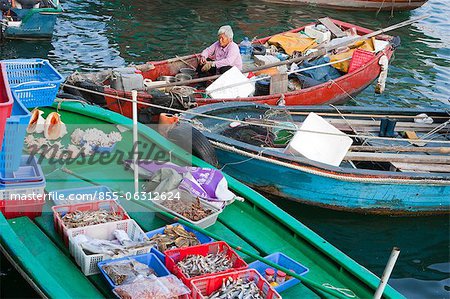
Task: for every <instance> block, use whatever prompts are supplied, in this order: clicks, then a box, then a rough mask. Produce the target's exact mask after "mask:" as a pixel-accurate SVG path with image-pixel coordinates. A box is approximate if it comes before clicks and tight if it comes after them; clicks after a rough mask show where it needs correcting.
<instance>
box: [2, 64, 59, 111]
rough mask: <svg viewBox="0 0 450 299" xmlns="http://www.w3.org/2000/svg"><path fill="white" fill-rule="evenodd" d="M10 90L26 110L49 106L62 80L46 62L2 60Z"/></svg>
mask: <svg viewBox="0 0 450 299" xmlns="http://www.w3.org/2000/svg"><path fill="white" fill-rule="evenodd" d="M2 62H4V63H5V65H6V73H7V76H8V82H9V84H10V86H11V90H14V91H16V93H17V97H18V99H19V100H20V101H22V103H23V104H24V105H25V107H27V108H33V107H39V106H51V105H52V103H53V101H54V100H55V98H56V94H57V93H58V90H59V85H60V84H61V82H63V80H64V78H63V77H62V76H61V75H60V74H59V73H58V72H57V71H56V69H55V68H54V67H53V66H52V65H51V64H50V62H49V61H48V60H44V59H11V60H3V61H2Z"/></svg>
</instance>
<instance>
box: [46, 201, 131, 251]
mask: <svg viewBox="0 0 450 299" xmlns="http://www.w3.org/2000/svg"><path fill="white" fill-rule="evenodd" d="M52 210H53V222H54V225H55V230H56V231H57V232H58V233H59V234H60V235H61V237H62V238H63V239H64V242H65V243H66V246H69V236H68V235H67V230H68V228H67V226H66V225H65V224H64V222H63V220H62V216H63V215H65V214H67V213H70V212H75V211H98V210H107V211H114V212H115V213H116V214H118V215H120V216H121V217H122V219H121V220H127V219H130V216H128V214H127V212H125V210H124V209H123V208H122V206H121V205H119V204H118V203H117V202H116V201H114V200H102V201H95V202H88V203H79V204H72V205H70V204H69V205H59V206H53V207H52Z"/></svg>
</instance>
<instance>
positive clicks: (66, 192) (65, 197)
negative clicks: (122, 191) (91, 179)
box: [49, 186, 117, 205]
mask: <svg viewBox="0 0 450 299" xmlns="http://www.w3.org/2000/svg"><path fill="white" fill-rule="evenodd" d="M115 194H116V193H113V192H112V191H111V189H110V188H108V187H106V186H89V187H81V188H71V189H61V190H52V191H51V192H49V199H50V200H53V203H54V204H55V205H66V204H71V203H72V204H74V203H82V202H83V201H81V200H79V201H78V200H76V198H75V196H76V195H80V196H81V195H86V196H85V197H84V198H85V199H87V198H88V196H89V195H92V200H102V199H103V200H112V199H117V198H114V195H115ZM116 195H117V194H116ZM100 198H102V199H100Z"/></svg>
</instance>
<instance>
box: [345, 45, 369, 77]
mask: <svg viewBox="0 0 450 299" xmlns="http://www.w3.org/2000/svg"><path fill="white" fill-rule="evenodd" d="M374 57H375V54H374V53H372V52H369V51H366V50H362V49H356V50H355V51H354V52H353V55H352V60H350V66H349V67H348V72H349V73H351V72H354V71H356V70H357V69H359V68H360V67H362V66H364V65H365V64H366V63H368V62H369V61H371V60H372V59H373V58H374Z"/></svg>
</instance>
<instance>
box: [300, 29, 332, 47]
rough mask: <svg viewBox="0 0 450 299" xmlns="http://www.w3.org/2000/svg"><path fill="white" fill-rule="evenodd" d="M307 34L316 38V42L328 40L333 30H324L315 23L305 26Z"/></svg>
mask: <svg viewBox="0 0 450 299" xmlns="http://www.w3.org/2000/svg"><path fill="white" fill-rule="evenodd" d="M305 34H306V35H308V36H309V37H312V38H314V39H316V43H318V44H320V43H321V42H324V41H325V42H328V41H330V39H331V32H330V31H329V30H327V31H325V32H323V31H320V30H317V29H316V26H315V25H310V26H306V27H305Z"/></svg>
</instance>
